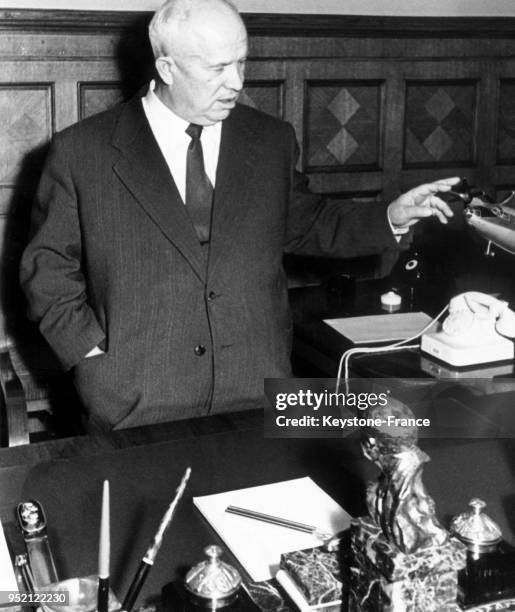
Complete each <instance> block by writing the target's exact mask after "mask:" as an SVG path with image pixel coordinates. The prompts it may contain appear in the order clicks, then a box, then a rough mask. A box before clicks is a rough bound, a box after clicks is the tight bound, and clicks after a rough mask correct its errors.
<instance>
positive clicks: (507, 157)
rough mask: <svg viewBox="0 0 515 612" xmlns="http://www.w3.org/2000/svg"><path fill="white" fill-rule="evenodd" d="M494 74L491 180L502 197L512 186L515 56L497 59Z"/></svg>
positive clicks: (514, 185)
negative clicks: (494, 105)
mask: <svg viewBox="0 0 515 612" xmlns="http://www.w3.org/2000/svg"><path fill="white" fill-rule="evenodd" d="M494 78H496V85H497V92H498V96H497V98H496V103H497V106H496V109H495V116H496V118H497V123H496V126H497V131H496V133H495V160H494V163H493V165H492V182H493V187H494V191H495V192H496V194H497V197H498V198H502V197H505V196H507V195H509V193H511V191H513V190H515V60H513V59H509V60H504V61H502V62H498V63H497V69H496V71H495V72H494Z"/></svg>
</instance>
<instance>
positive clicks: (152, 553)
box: [122, 468, 191, 612]
mask: <svg viewBox="0 0 515 612" xmlns="http://www.w3.org/2000/svg"><path fill="white" fill-rule="evenodd" d="M190 474H191V468H187V470H186V472H185V473H184V476H183V477H182V480H181V482H180V484H179V486H178V487H177V491H176V493H175V497H174V498H173V501H172V503H171V504H170V506H169V507H168V510H167V511H166V512H165V514H164V516H163V518H162V519H161V523H160V525H159V528H158V530H157V532H156V535H155V536H154V540H153V542H152V544H151V545H150V547H149V548H148V550H147V552H146V553H145V555H144V557H143V559H142V560H141V562H140V564H139V567H138V571H137V572H136V575H135V576H134V578H133V579H132V582H131V585H130V587H129V590H128V591H127V595H126V596H125V599H124V600H123V603H122V610H125V612H130V611H131V610H132V607H133V606H134V603H135V601H136V598H137V596H138V594H139V592H140V590H141V587H142V586H143V583H144V582H145V580H146V578H147V574H148V572H149V570H150V568H151V567H152V565H153V564H154V561H155V558H156V556H157V553H158V552H159V549H160V548H161V544H162V542H163V536H164V534H165V531H166V529H167V528H168V526H169V525H170V523H171V522H172V518H173V515H174V512H175V508H176V506H177V504H178V503H179V500H180V499H181V497H182V494H183V493H184V489H185V488H186V484H187V483H188V479H189V477H190Z"/></svg>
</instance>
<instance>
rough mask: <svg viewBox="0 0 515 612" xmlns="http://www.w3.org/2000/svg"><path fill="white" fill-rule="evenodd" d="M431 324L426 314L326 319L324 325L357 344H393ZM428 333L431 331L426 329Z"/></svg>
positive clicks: (410, 313)
mask: <svg viewBox="0 0 515 612" xmlns="http://www.w3.org/2000/svg"><path fill="white" fill-rule="evenodd" d="M430 322H431V317H429V316H428V315H426V314H425V313H424V312H399V313H396V314H384V315H370V316H366V317H347V318H342V319H324V323H327V325H330V326H331V327H332V328H333V329H335V330H336V331H337V332H339V333H340V334H342V336H345V337H346V338H348V339H349V340H350V341H351V342H354V343H355V344H364V343H372V342H393V341H395V340H404V339H406V338H411V337H412V336H415V335H417V334H419V333H420V332H421V331H422V330H423V329H424V328H425V327H426V326H427V325H428V324H429V323H430ZM427 331H429V330H427V329H426V332H427Z"/></svg>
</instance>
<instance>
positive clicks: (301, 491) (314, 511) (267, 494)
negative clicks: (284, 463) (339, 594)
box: [193, 477, 350, 582]
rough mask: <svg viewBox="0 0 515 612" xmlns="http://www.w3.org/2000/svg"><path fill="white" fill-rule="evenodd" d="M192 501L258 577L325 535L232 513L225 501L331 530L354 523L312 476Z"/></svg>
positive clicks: (257, 579) (269, 574) (268, 575)
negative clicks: (287, 556)
mask: <svg viewBox="0 0 515 612" xmlns="http://www.w3.org/2000/svg"><path fill="white" fill-rule="evenodd" d="M193 503H194V504H195V506H196V507H197V508H198V509H199V510H200V512H202V514H203V515H204V517H205V518H206V519H207V520H208V521H209V523H210V524H211V526H212V527H213V528H214V529H215V531H216V532H217V533H218V535H219V536H220V537H221V538H222V540H223V541H224V542H225V544H226V546H227V547H228V548H229V549H230V550H231V551H232V553H233V554H234V556H235V557H236V558H237V559H238V561H239V562H240V563H241V565H242V566H243V568H244V569H245V571H246V572H247V573H248V574H249V576H250V577H251V579H252V580H254V581H255V582H260V581H262V580H269V579H270V578H272V576H275V574H276V572H277V570H278V568H279V561H280V557H281V554H282V553H285V552H291V551H293V550H301V549H303V548H312V547H314V546H319V545H320V544H321V541H320V540H319V539H318V538H317V537H315V536H313V535H311V534H309V533H303V532H301V531H295V530H293V529H288V528H286V527H280V526H278V525H271V524H269V523H264V522H262V521H257V520H254V519H250V518H246V517H242V516H237V515H235V514H229V513H227V512H226V511H225V509H226V508H227V506H239V507H241V508H245V509H247V510H255V511H256V512H261V513H263V514H270V515H273V516H277V517H280V518H284V519H289V520H292V521H296V522H298V523H306V524H308V525H313V526H316V527H318V528H319V529H321V530H323V531H324V532H328V533H337V532H339V531H341V530H343V529H346V528H347V527H348V526H349V523H350V517H349V515H348V514H347V513H346V512H345V510H343V508H341V506H339V505H338V504H337V503H336V502H335V501H334V499H332V497H330V496H329V495H328V494H327V493H326V492H325V491H323V490H322V489H321V488H320V487H319V486H318V485H317V484H316V483H315V482H313V480H311V478H308V477H305V478H297V479H295V480H286V481H283V482H277V483H273V484H269V485H263V486H260V487H251V488H249V489H239V490H236V491H228V492H227V493H218V494H215V495H206V496H203V497H194V498H193Z"/></svg>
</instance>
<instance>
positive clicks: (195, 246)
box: [112, 98, 205, 280]
mask: <svg viewBox="0 0 515 612" xmlns="http://www.w3.org/2000/svg"><path fill="white" fill-rule="evenodd" d="M112 143H113V145H114V146H115V147H117V148H118V149H119V150H120V151H121V152H122V155H121V157H120V159H119V160H118V161H117V163H116V164H115V166H114V171H115V172H116V174H117V175H118V177H119V178H120V179H121V181H122V182H123V183H124V184H125V186H126V187H127V188H128V189H129V191H130V192H131V193H132V195H133V196H134V197H135V198H136V200H137V201H138V202H139V203H140V205H141V206H143V208H144V209H145V211H146V212H147V214H148V215H149V217H151V219H152V220H153V221H154V222H155V223H156V225H158V226H159V227H160V229H161V231H162V232H163V234H164V235H165V236H166V237H167V238H168V239H169V240H170V241H171V242H172V243H173V244H174V245H175V246H176V248H177V249H178V250H179V251H180V252H181V253H182V255H183V256H184V257H185V258H186V259H187V260H188V262H189V263H190V265H191V266H192V268H193V270H194V271H195V273H196V274H197V276H198V277H199V278H200V279H201V280H204V278H205V260H204V255H203V253H202V250H201V247H200V244H199V241H198V238H197V236H196V234H195V229H194V227H193V225H192V223H191V220H190V218H189V216H188V213H187V212H186V210H185V206H184V204H183V202H182V199H181V196H180V195H179V192H178V190H177V187H176V185H175V183H174V181H173V178H172V176H171V174H170V170H169V168H168V166H167V164H166V161H165V159H164V157H163V155H162V154H161V151H160V150H159V146H158V145H157V142H156V141H155V138H154V136H153V134H152V130H151V129H150V126H149V124H148V121H147V119H146V117H145V113H144V111H143V106H142V103H141V100H140V99H139V98H134V99H133V100H131V101H130V102H129V103H128V104H127V105H126V106H125V107H124V110H123V111H122V114H121V116H120V120H119V122H118V125H117V128H116V130H115V133H114V135H113V140H112Z"/></svg>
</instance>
